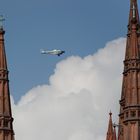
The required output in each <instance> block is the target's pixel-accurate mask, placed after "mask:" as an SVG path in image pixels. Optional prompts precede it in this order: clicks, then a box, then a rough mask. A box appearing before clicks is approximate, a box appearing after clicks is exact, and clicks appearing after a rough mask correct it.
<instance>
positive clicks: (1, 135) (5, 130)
mask: <svg viewBox="0 0 140 140" xmlns="http://www.w3.org/2000/svg"><path fill="white" fill-rule="evenodd" d="M4 34H5V31H4V29H3V27H2V26H0V140H14V132H13V124H12V123H13V118H12V113H11V103H10V92H9V80H8V69H7V61H6V54H5V46H4Z"/></svg>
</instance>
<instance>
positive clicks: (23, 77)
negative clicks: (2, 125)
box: [0, 0, 129, 140]
mask: <svg viewBox="0 0 140 140" xmlns="http://www.w3.org/2000/svg"><path fill="white" fill-rule="evenodd" d="M128 12H129V1H128V0H124V1H121V0H117V1H113V0H108V1H101V0H98V1H93V0H28V1H25V0H24V1H23V0H13V1H8V0H1V5H0V14H2V15H3V16H4V17H5V19H6V20H5V22H4V29H5V30H6V34H5V47H6V53H7V61H8V69H9V71H10V73H9V79H10V92H11V95H12V108H13V115H14V118H15V122H14V126H15V127H14V128H15V133H16V137H17V139H21V140H22V139H23V140H24V139H27V140H36V139H38V138H40V137H42V139H49V140H56V138H57V139H58V140H91V139H92V140H93V139H96V140H103V139H104V137H105V133H106V131H105V129H106V127H107V121H108V112H109V111H110V110H112V112H113V113H114V116H117V112H118V110H119V103H118V100H119V97H120V89H121V77H122V75H121V73H122V71H123V66H122V61H123V59H124V48H125V38H124V37H125V36H126V33H127V24H128ZM42 48H43V49H48V50H52V49H61V50H65V52H66V53H65V54H63V55H62V56H61V57H57V56H49V55H48V56H47V55H46V56H44V55H41V54H40V49H42ZM115 101H116V102H115ZM44 106H45V109H44ZM110 106H111V107H110ZM32 116H34V119H33V118H32ZM104 118H105V119H104ZM114 120H115V121H117V117H114ZM44 122H45V123H44ZM35 126H38V127H35ZM101 127H102V128H101ZM60 128H61V129H60ZM37 132H38V135H36V134H37ZM42 133H43V134H42ZM54 133H55V134H56V135H54Z"/></svg>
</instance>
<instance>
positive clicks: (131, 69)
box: [118, 0, 140, 140]
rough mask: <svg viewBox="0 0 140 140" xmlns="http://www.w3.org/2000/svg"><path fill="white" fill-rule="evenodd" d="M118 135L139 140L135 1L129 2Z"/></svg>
mask: <svg viewBox="0 0 140 140" xmlns="http://www.w3.org/2000/svg"><path fill="white" fill-rule="evenodd" d="M118 134H119V140H140V23H139V13H138V6H137V0H131V1H130V13H129V23H128V34H127V43H126V55H125V60H124V72H123V84H122V93H121V100H120V115H119V133H118Z"/></svg>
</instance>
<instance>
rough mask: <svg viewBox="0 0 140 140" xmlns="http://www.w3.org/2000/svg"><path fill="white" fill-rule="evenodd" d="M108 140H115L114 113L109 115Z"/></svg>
mask: <svg viewBox="0 0 140 140" xmlns="http://www.w3.org/2000/svg"><path fill="white" fill-rule="evenodd" d="M106 140H113V123H112V113H111V112H110V113H109V123H108V131H107V136H106Z"/></svg>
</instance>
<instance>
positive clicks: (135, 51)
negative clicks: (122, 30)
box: [125, 0, 140, 60]
mask: <svg viewBox="0 0 140 140" xmlns="http://www.w3.org/2000/svg"><path fill="white" fill-rule="evenodd" d="M139 26H140V24H139V13H138V6H137V0H131V1H130V13H129V23H128V34H127V46H126V57H125V60H129V59H139V58H140V52H139V51H140V49H139V46H138V45H139V34H140V27H139Z"/></svg>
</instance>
